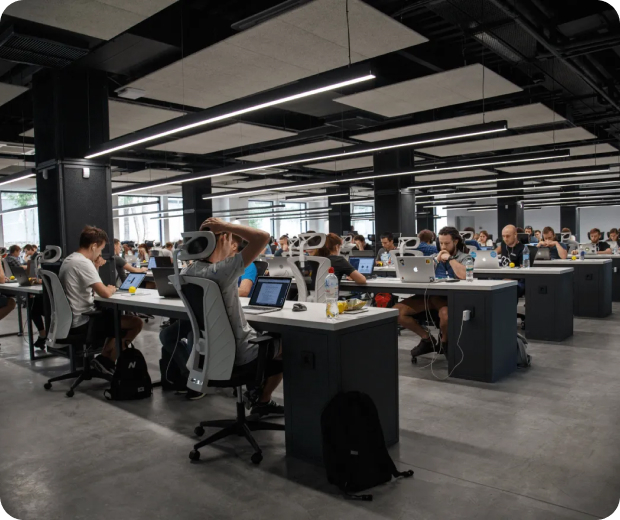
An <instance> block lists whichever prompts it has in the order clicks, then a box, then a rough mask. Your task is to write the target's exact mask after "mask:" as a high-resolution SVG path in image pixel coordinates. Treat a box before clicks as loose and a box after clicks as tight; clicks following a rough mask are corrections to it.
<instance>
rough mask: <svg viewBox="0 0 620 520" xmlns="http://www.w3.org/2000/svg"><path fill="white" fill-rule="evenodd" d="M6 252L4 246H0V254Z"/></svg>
mask: <svg viewBox="0 0 620 520" xmlns="http://www.w3.org/2000/svg"><path fill="white" fill-rule="evenodd" d="M6 252H7V248H6V247H0V255H6Z"/></svg>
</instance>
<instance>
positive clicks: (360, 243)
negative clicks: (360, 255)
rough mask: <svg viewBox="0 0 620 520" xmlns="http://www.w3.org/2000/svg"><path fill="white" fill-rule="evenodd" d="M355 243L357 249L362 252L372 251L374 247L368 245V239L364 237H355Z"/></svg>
mask: <svg viewBox="0 0 620 520" xmlns="http://www.w3.org/2000/svg"><path fill="white" fill-rule="evenodd" d="M353 242H355V245H356V246H357V249H358V250H360V251H372V246H371V245H370V244H367V243H366V239H365V238H364V237H363V236H362V235H355V236H354V237H353Z"/></svg>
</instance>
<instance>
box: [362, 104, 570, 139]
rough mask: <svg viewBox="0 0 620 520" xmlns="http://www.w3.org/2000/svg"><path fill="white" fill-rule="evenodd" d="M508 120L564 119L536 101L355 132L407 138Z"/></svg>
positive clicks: (514, 124) (513, 123) (519, 123)
mask: <svg viewBox="0 0 620 520" xmlns="http://www.w3.org/2000/svg"><path fill="white" fill-rule="evenodd" d="M504 120H505V121H507V122H508V128H522V127H526V126H535V125H543V124H549V123H553V122H558V121H564V120H565V119H564V118H563V117H562V116H561V115H559V114H558V113H556V112H554V111H553V110H551V109H549V108H547V107H546V106H545V105H543V104H542V103H534V104H532V105H525V106H521V107H512V108H504V109H502V110H494V111H492V112H486V114H483V113H482V112H481V113H479V114H471V115H468V116H462V117H452V118H450V119H440V120H438V121H430V122H428V123H420V124H418V125H408V126H401V127H399V128H391V129H389V130H379V131H377V132H370V133H368V134H358V135H353V136H351V137H353V138H354V139H359V140H360V141H369V142H374V141H381V140H384V139H393V138H396V137H405V136H408V135H418V134H424V133H427V132H438V131H439V130H450V129H452V128H460V127H463V126H470V125H478V124H481V123H492V122H494V121H504Z"/></svg>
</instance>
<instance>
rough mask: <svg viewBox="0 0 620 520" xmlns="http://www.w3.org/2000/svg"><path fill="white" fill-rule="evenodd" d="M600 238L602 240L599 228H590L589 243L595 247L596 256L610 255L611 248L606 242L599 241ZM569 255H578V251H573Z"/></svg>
mask: <svg viewBox="0 0 620 520" xmlns="http://www.w3.org/2000/svg"><path fill="white" fill-rule="evenodd" d="M601 238H603V235H602V234H601V230H600V229H599V228H592V229H591V230H590V242H592V245H593V246H594V247H596V254H597V255H610V254H611V246H610V245H609V244H608V243H607V242H604V241H603V240H601ZM571 254H572V255H578V254H579V251H578V250H574V251H572V252H571Z"/></svg>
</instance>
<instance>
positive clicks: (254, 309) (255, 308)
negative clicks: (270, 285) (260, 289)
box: [242, 305, 273, 311]
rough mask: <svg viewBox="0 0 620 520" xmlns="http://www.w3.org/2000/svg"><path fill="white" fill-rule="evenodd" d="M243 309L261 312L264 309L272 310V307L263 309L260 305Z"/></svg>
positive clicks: (247, 306)
mask: <svg viewBox="0 0 620 520" xmlns="http://www.w3.org/2000/svg"><path fill="white" fill-rule="evenodd" d="M242 308H243V309H250V310H253V311H262V310H265V309H273V307H263V306H261V305H246V306H245V307H242Z"/></svg>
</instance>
